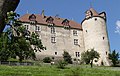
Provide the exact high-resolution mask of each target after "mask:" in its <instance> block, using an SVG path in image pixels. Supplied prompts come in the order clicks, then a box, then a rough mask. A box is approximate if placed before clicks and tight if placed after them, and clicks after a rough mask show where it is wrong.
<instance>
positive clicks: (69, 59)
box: [63, 51, 72, 64]
mask: <svg viewBox="0 0 120 76" xmlns="http://www.w3.org/2000/svg"><path fill="white" fill-rule="evenodd" d="M63 58H64V61H65V62H67V63H70V64H72V58H71V56H70V54H69V53H68V52H66V51H64V53H63Z"/></svg>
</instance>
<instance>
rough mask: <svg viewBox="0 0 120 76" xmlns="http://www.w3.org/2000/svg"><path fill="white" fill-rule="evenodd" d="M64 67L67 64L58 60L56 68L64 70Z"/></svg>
mask: <svg viewBox="0 0 120 76" xmlns="http://www.w3.org/2000/svg"><path fill="white" fill-rule="evenodd" d="M66 65H67V62H65V61H63V60H60V61H58V63H57V68H60V69H64V68H65V66H66Z"/></svg>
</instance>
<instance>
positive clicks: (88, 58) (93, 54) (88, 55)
mask: <svg viewBox="0 0 120 76" xmlns="http://www.w3.org/2000/svg"><path fill="white" fill-rule="evenodd" d="M99 57H100V56H99V53H98V52H97V51H95V50H94V49H91V50H90V51H88V50H87V51H86V52H84V53H82V60H83V61H84V62H86V64H88V63H90V65H91V67H92V65H93V60H94V59H95V58H97V59H99Z"/></svg>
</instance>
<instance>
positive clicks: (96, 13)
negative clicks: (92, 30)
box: [89, 8, 99, 16]
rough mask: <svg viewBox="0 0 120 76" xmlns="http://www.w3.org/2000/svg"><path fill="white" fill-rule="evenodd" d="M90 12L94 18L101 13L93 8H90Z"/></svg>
mask: <svg viewBox="0 0 120 76" xmlns="http://www.w3.org/2000/svg"><path fill="white" fill-rule="evenodd" d="M89 10H90V11H91V12H92V14H93V16H98V15H99V13H98V12H97V11H96V10H94V9H93V8H90V9H89Z"/></svg>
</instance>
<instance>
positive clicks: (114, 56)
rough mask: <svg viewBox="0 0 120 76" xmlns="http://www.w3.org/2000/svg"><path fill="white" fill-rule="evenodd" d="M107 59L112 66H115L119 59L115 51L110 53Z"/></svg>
mask: <svg viewBox="0 0 120 76" xmlns="http://www.w3.org/2000/svg"><path fill="white" fill-rule="evenodd" d="M109 59H111V60H112V63H113V66H116V64H117V63H118V59H119V53H117V52H116V51H115V50H114V51H112V53H111V54H109Z"/></svg>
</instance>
